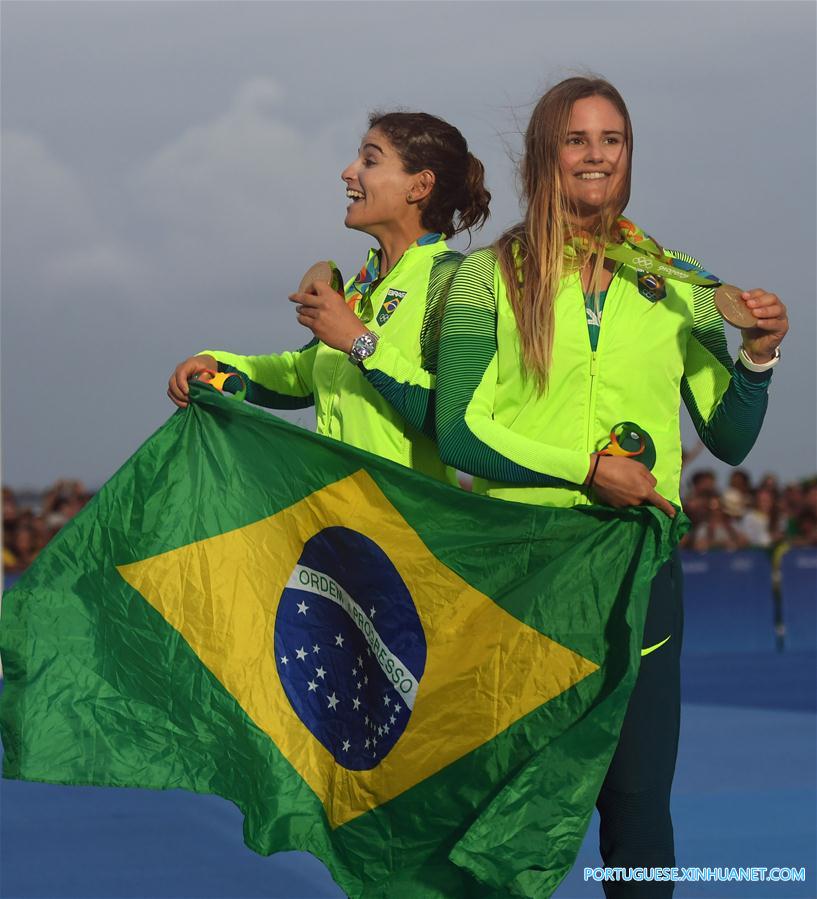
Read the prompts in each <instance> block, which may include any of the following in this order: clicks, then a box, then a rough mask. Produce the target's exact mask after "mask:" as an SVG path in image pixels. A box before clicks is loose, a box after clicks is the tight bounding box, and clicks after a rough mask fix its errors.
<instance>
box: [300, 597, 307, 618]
mask: <svg viewBox="0 0 817 899" xmlns="http://www.w3.org/2000/svg"><path fill="white" fill-rule="evenodd" d="M308 608H309V606H308V605H307V604H306V603H305V602H304V601H303V600H301V602H299V603H298V614H299V615H306V610H307V609H308Z"/></svg>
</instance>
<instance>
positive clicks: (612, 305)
mask: <svg viewBox="0 0 817 899" xmlns="http://www.w3.org/2000/svg"><path fill="white" fill-rule="evenodd" d="M672 255H673V256H675V257H676V258H679V259H681V260H684V261H686V262H690V263H692V264H695V265H697V263H695V260H693V259H692V258H691V257H687V256H684V255H683V254H679V253H674V254H672ZM665 287H666V295H665V296H664V297H663V298H661V299H658V300H656V299H655V298H654V297H653V298H651V297H650V296H649V295H648V294H649V292H648V291H645V289H644V288H643V287H641V286H640V285H639V283H638V278H637V275H636V272H635V271H634V270H632V269H630V268H627V267H624V266H620V267H619V268H618V270H617V271H616V273H615V275H614V277H613V280H612V282H611V283H610V286H609V288H608V290H607V297H606V300H605V303H604V312H603V320H602V324H601V328H600V331H599V340H598V346H597V349H596V351H593V350H592V349H591V345H590V338H589V334H588V327H587V316H586V310H585V302H584V294H583V292H582V288H581V283H580V280H579V276H578V274H576V273H574V274H571V275H569V276H567V277H566V278H565V279H564V280H563V282H562V286H561V289H560V291H559V293H558V294H557V297H556V301H555V307H554V311H555V339H554V346H553V358H552V363H551V368H550V376H549V379H550V382H549V388H548V391H547V393H546V394H545V395H540V394H539V393H538V391H537V388H536V383H535V380H534V379H533V378H532V377H527V376H526V375H525V373H524V372H523V368H522V362H521V359H522V353H521V348H520V344H519V336H518V330H517V325H516V319H515V316H514V313H513V310H512V308H511V305H510V302H509V300H508V295H507V291H506V288H505V284H504V281H503V278H502V274H501V271H500V268H499V264H498V262H497V260H496V257H495V254H494V253H493V252H492V251H491V250H479V251H477V252H475V253H473V254H471V255H470V256H469V257H468V258H467V259H466V260H465V261H464V262H463V263H462V265H461V266H460V267H459V270H458V272H457V275H456V277H455V279H454V282H453V284H452V286H451V289H450V292H449V295H448V299H447V301H446V308H445V316H444V319H443V326H442V335H441V340H440V362H439V371H438V383H437V398H436V400H437V438H438V441H439V444H440V452H441V455H442V457H443V459H444V461H445V462H447V463H448V464H449V465H453V466H455V467H457V468H459V469H461V470H463V471H468V472H470V473H471V474H473V475H475V476H476V477H475V480H474V487H473V489H474V491H475V492H478V493H486V494H489V495H490V496H497V497H502V498H504V499H512V500H516V501H519V502H527V503H536V504H542V505H549V506H573V505H578V504H584V503H589V502H591V497H590V496H589V495H588V492H587V490H586V489H585V488H584V487H582V486H581V485H582V483H583V481H584V479H585V478H586V476H587V473H588V467H589V456H590V453H591V452H593V451H596V450H599V449H602V448H603V447H604V446H605V445H606V444H607V443H608V441H609V438H610V431H611V429H612V428H613V426H614V425H616V424H618V423H620V422H625V421H626V422H633V423H635V424H637V425H638V426H639V427H640V428H641V429H643V430H646V431H647V432H648V434H649V435H650V437H651V438H652V440H653V442H654V445H655V463H654V466H653V468H652V472H653V474H654V475H655V477H656V479H657V481H658V484H657V486H656V489H657V491H658V492H659V493H660V494H662V495H663V496H665V497H666V498H667V499H669V500H670V501H671V502H673V503H676V504H680V499H679V481H680V473H681V429H680V400H681V398H683V400H684V402H685V404H686V406H687V409H688V410H689V412H690V415H691V417H692V420H693V422H694V424H695V426H696V428H697V430H698V433H699V434H700V436H701V439H702V440H703V441H704V443H705V444H706V445H707V447H708V448H709V449H710V450H711V451H712V452H713V453H714V454H715V455H716V456H718V457H719V458H721V459H723V460H724V461H727V462H729V463H730V464H733V465H736V464H738V463H739V462H740V461H742V459H743V458H744V456H745V455H746V453H747V452H748V451H749V449H750V448H751V446H752V444H753V443H754V441H755V439H756V437H757V434H758V432H759V430H760V425H761V423H762V421H763V416H764V413H765V410H766V403H767V387H768V383H769V380H770V377H771V372H764V373H756V372H750V371H748V370H747V369H746V368H744V367H743V366H742V365H741V364H740V363H738V364H737V365H733V363H732V361H731V358H730V356H729V353H728V351H727V347H726V339H725V336H724V330H723V321H722V319H721V318H720V316H719V315H718V312H717V310H716V308H715V305H714V301H713V290H712V288H709V287H697V286H693V285H690V284H685V283H683V282H680V281H670V280H667V281H666V285H665Z"/></svg>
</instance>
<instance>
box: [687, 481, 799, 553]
mask: <svg viewBox="0 0 817 899" xmlns="http://www.w3.org/2000/svg"><path fill="white" fill-rule="evenodd" d="M683 505H684V511H685V512H686V514H687V516H688V517H689V519H690V521H691V522H692V528H691V529H690V530H689V532H688V533H687V534H686V536H685V537H684V539H683V541H682V542H681V546H682V547H683V548H685V549H692V550H695V551H697V552H707V551H708V550H710V549H726V550H735V549H744V548H745V547H762V548H763V549H773V548H774V547H776V546H780V545H782V544H787V545H789V546H817V477H814V478H811V479H809V480H807V481H803V482H801V483H793V484H785V485H781V484H780V482H779V481H778V479H777V477H776V476H775V475H773V474H767V475H764V477H762V478H761V479H760V480H759V481H758V482H757V483H756V484H753V483H752V479H751V477H750V475H749V474H748V473H747V472H746V471H743V470H742V469H736V470H735V471H733V472H732V473H731V475H730V476H729V482H728V484H727V485H726V487H725V488H724V489H723V490H721V489H720V487H719V486H718V482H717V479H716V477H715V473H714V472H713V471H709V470H700V471H696V472H695V473H694V474H692V475H691V476H690V477H689V478H688V479H687V492H686V493H685V495H684V496H683Z"/></svg>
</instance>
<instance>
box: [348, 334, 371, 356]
mask: <svg viewBox="0 0 817 899" xmlns="http://www.w3.org/2000/svg"><path fill="white" fill-rule="evenodd" d="M376 346H377V340H376V339H375V337H374V335H373V334H371V333H369V334H361V335H360V337H356V338H355V342H354V343H353V344H352V352H351V353H350V355H351V356H353V357H354V358H355V359H356V360H357V361H358V362H362V361H363V360H364V359H368V358H369V356H371V355H372V353H373V352H374V349H375V347H376Z"/></svg>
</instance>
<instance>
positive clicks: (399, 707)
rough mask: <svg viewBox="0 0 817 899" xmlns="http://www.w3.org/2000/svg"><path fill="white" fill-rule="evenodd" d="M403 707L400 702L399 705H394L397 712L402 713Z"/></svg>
mask: <svg viewBox="0 0 817 899" xmlns="http://www.w3.org/2000/svg"><path fill="white" fill-rule="evenodd" d="M402 708H403V707H402V706H401V705H400V703H399V702H398V703H397V705H395V707H394V711H395V712H397V713H398V714H399V713H400V710H401V709H402Z"/></svg>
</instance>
